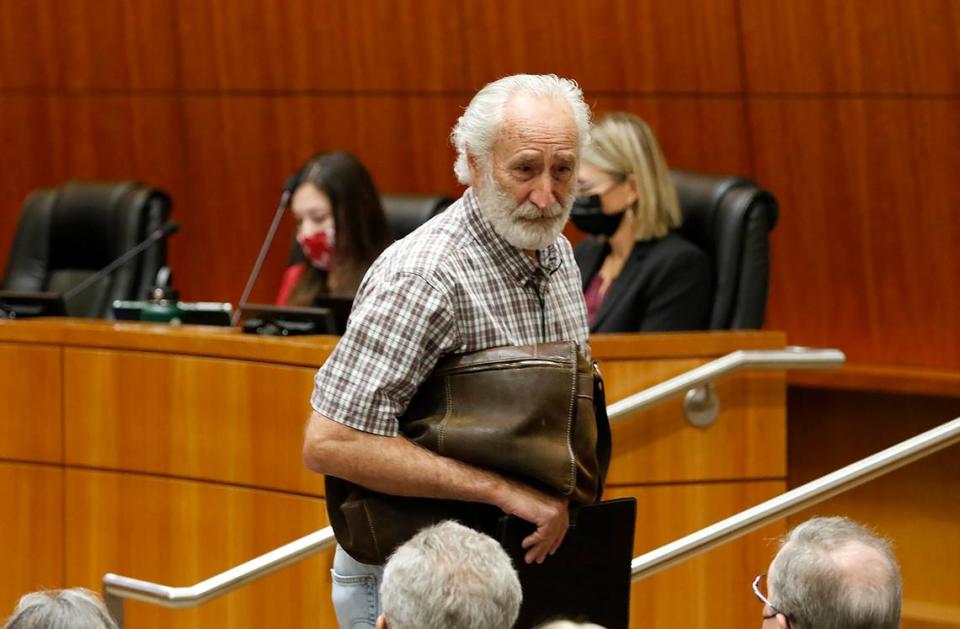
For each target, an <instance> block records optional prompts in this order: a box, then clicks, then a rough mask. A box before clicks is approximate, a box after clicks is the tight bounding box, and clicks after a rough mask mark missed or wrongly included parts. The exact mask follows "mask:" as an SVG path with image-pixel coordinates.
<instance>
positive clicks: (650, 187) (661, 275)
mask: <svg viewBox="0 0 960 629" xmlns="http://www.w3.org/2000/svg"><path fill="white" fill-rule="evenodd" d="M590 136H591V143H590V145H589V146H588V147H587V148H586V150H585V151H584V155H583V159H582V161H581V164H580V174H579V183H580V193H579V194H580V195H581V196H579V197H578V198H577V200H576V202H575V203H574V207H573V211H572V213H571V215H570V219H571V220H572V221H573V223H574V225H576V226H577V227H578V228H579V229H581V230H582V231H584V232H587V234H589V236H588V237H587V238H584V239H583V240H582V241H581V242H580V243H579V244H578V245H577V247H576V249H575V256H576V260H577V265H578V266H579V267H580V275H581V277H582V280H583V292H584V298H585V300H586V302H587V320H588V323H589V324H590V331H591V332H652V331H671V330H702V329H706V327H707V325H708V322H709V320H710V304H711V301H712V298H713V275H714V274H713V266H712V264H711V262H710V259H709V257H708V256H707V254H706V253H704V252H703V251H702V250H701V249H700V248H698V247H697V246H696V245H694V244H693V243H692V242H690V241H689V240H687V239H686V238H684V237H683V236H682V235H680V233H679V232H677V228H678V227H679V226H680V220H681V218H680V207H679V204H678V202H677V192H676V189H675V188H674V186H673V181H672V179H671V178H670V172H669V170H667V164H666V161H665V160H664V158H663V155H662V154H661V152H660V147H659V146H658V145H657V140H656V138H655V137H654V135H653V132H652V131H650V128H649V127H648V126H647V124H646V123H645V122H644V121H643V120H641V119H640V118H638V117H637V116H634V115H632V114H627V113H616V114H611V115H609V116H606V117H604V118H602V119H600V120H599V121H598V122H597V123H596V124H595V125H594V127H593V129H592V130H591V132H590Z"/></svg>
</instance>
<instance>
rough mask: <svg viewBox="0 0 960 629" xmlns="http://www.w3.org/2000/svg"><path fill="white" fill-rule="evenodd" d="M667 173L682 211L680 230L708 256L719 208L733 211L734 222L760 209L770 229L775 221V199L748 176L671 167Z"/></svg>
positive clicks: (713, 248) (713, 251)
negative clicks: (695, 171)
mask: <svg viewBox="0 0 960 629" xmlns="http://www.w3.org/2000/svg"><path fill="white" fill-rule="evenodd" d="M670 174H671V176H672V177H673V182H674V185H675V186H676V189H677V197H678V198H679V201H680V208H681V211H682V213H683V225H681V227H680V231H681V232H682V233H683V235H684V236H686V237H687V238H689V239H690V240H692V241H693V242H694V243H696V244H697V245H699V246H700V247H701V248H702V249H704V250H705V251H706V252H707V253H708V254H710V256H711V257H715V255H716V238H717V236H716V234H717V221H718V220H719V217H718V212H719V210H720V208H721V207H723V208H724V213H725V214H729V213H735V214H736V216H735V217H732V218H733V220H735V221H737V222H739V221H742V220H745V218H746V214H747V213H749V212H763V213H764V214H765V216H764V218H765V222H766V224H767V225H768V226H769V229H770V230H772V229H773V228H774V226H775V225H776V224H777V218H778V216H779V209H778V206H777V200H776V199H775V198H774V197H773V195H771V194H770V193H769V192H767V191H766V190H764V189H763V188H760V187H759V186H758V185H757V184H756V183H754V182H753V181H752V180H750V179H747V178H745V177H737V176H729V175H706V174H702V173H693V172H688V171H683V170H673V171H671V172H670ZM734 201H736V203H734ZM727 220H729V219H727Z"/></svg>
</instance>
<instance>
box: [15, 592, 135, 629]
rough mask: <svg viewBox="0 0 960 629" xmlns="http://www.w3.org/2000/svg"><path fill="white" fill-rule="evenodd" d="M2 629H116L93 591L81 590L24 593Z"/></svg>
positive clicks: (115, 625) (115, 624)
mask: <svg viewBox="0 0 960 629" xmlns="http://www.w3.org/2000/svg"><path fill="white" fill-rule="evenodd" d="M4 629H117V623H115V622H114V621H113V618H111V617H110V614H109V613H108V612H107V608H106V607H105V606H104V604H103V601H101V600H100V597H99V596H97V594H96V592H92V591H90V590H86V589H84V588H71V589H69V590H47V591H40V592H31V593H30V594H25V595H24V596H23V597H22V598H21V599H20V602H19V603H17V607H16V609H14V611H13V615H12V616H10V618H8V619H7V624H5V625H4Z"/></svg>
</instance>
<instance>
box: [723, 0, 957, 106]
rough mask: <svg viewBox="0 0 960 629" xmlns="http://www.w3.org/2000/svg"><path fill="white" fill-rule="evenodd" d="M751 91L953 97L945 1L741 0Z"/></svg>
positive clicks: (953, 59) (952, 29)
mask: <svg viewBox="0 0 960 629" xmlns="http://www.w3.org/2000/svg"><path fill="white" fill-rule="evenodd" d="M740 16H741V22H742V25H743V29H742V30H743V41H742V46H743V50H744V59H745V62H746V73H747V77H746V80H745V84H746V86H747V88H748V90H749V91H750V92H773V93H798V92H802V93H817V94H850V93H853V94H865V93H887V94H889V93H899V94H954V95H956V94H960V6H958V5H957V3H956V2H953V1H952V0H916V1H914V2H897V1H892V0H886V1H883V2H837V1H835V0H787V1H786V2H767V1H766V0H743V2H742V5H741V10H740Z"/></svg>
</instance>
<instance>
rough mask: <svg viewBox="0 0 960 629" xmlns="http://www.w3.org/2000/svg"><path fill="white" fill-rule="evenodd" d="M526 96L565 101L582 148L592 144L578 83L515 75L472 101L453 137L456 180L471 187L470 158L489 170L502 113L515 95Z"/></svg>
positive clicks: (554, 77)
mask: <svg viewBox="0 0 960 629" xmlns="http://www.w3.org/2000/svg"><path fill="white" fill-rule="evenodd" d="M518 93H525V94H531V95H533V96H538V97H541V98H556V99H558V100H562V101H565V102H566V103H567V104H568V105H569V106H570V109H571V110H572V112H573V118H574V120H575V121H576V123H577V129H578V131H579V132H580V148H581V149H583V147H584V146H586V145H587V143H588V142H589V141H590V108H589V107H588V106H587V104H586V102H585V101H584V100H583V92H582V91H581V90H580V87H579V86H578V85H577V82H576V81H573V80H571V79H562V78H560V77H558V76H557V75H555V74H515V75H513V76H505V77H503V78H502V79H497V80H496V81H493V82H491V83H487V84H486V85H485V86H483V88H481V89H480V91H479V92H477V93H476V95H475V96H474V97H473V99H472V100H471V101H470V104H469V105H467V109H466V110H465V111H464V112H463V115H462V116H460V118H459V119H458V120H457V124H456V125H454V127H453V131H452V132H451V134H450V141H451V143H452V144H453V147H454V148H455V149H457V160H456V162H454V165H453V171H454V172H455V173H456V175H457V180H459V181H460V183H462V184H464V185H471V184H472V183H473V177H472V175H471V174H470V165H469V158H468V156H469V155H472V156H473V157H474V158H475V159H477V160H478V162H479V163H481V164H484V165H485V167H489V163H490V157H491V154H492V151H493V142H494V140H495V139H496V137H497V133H498V132H499V131H500V127H501V125H502V123H503V111H504V108H505V107H506V105H507V103H508V102H509V101H510V98H511V97H512V96H513V95H514V94H518Z"/></svg>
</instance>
